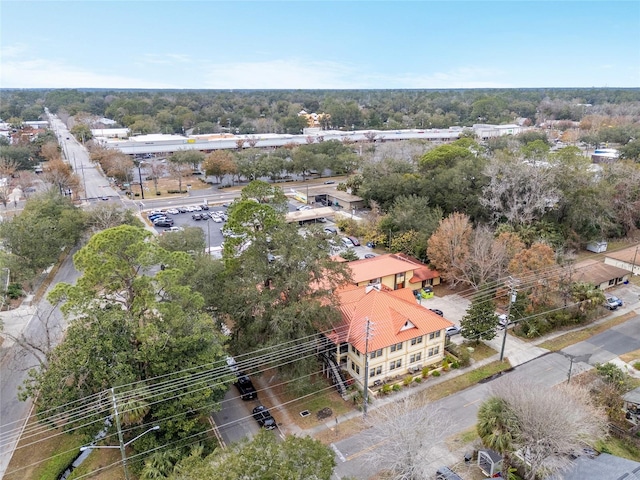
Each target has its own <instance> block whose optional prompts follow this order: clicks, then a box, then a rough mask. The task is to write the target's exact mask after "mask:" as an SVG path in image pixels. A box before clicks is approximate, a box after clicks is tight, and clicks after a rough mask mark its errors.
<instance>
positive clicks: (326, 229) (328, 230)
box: [324, 227, 338, 235]
mask: <svg viewBox="0 0 640 480" xmlns="http://www.w3.org/2000/svg"><path fill="white" fill-rule="evenodd" d="M324 233H330V234H331V235H335V234H336V233H338V229H337V228H336V227H324Z"/></svg>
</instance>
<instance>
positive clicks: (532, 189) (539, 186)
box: [480, 156, 560, 225]
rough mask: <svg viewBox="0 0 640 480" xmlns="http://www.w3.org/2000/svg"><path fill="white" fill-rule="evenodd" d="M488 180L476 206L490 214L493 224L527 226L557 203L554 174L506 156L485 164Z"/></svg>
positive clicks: (549, 170)
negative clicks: (478, 205) (482, 206)
mask: <svg viewBox="0 0 640 480" xmlns="http://www.w3.org/2000/svg"><path fill="white" fill-rule="evenodd" d="M484 174H485V175H486V176H487V177H488V178H490V181H489V185H487V186H486V187H485V188H484V189H483V196H482V197H481V198H480V203H481V204H482V205H484V206H485V207H487V208H488V209H489V210H490V211H491V212H492V214H493V217H494V221H495V222H496V223H498V222H501V221H504V220H506V221H507V222H509V223H510V224H512V225H529V224H530V223H531V222H533V221H535V220H539V219H540V218H542V215H543V214H544V213H545V212H546V211H548V210H550V209H552V208H553V207H554V206H556V204H557V203H558V201H559V199H560V192H559V190H558V189H557V188H556V186H555V184H554V170H553V169H552V168H549V167H548V166H545V165H542V164H537V163H532V162H526V161H523V160H521V159H518V158H514V157H510V156H497V157H495V158H493V159H492V160H491V161H489V163H488V164H487V167H486V169H485V172H484Z"/></svg>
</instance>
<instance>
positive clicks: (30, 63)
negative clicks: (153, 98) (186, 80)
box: [0, 52, 180, 88]
mask: <svg viewBox="0 0 640 480" xmlns="http://www.w3.org/2000/svg"><path fill="white" fill-rule="evenodd" d="M3 53H4V52H3ZM1 62H2V69H1V70H0V85H2V86H3V87H4V88H180V86H176V85H172V84H169V83H165V82H159V81H156V80H141V79H138V78H132V77H126V76H122V75H110V74H101V73H96V72H92V71H89V70H86V69H83V68H81V67H77V66H74V65H68V64H65V63H63V62H60V63H58V62H55V61H52V60H45V59H32V60H9V61H7V60H6V57H3V59H2V60H1Z"/></svg>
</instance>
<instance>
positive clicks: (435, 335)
mask: <svg viewBox="0 0 640 480" xmlns="http://www.w3.org/2000/svg"><path fill="white" fill-rule="evenodd" d="M438 337H440V330H438V331H437V332H431V333H430V334H429V340H433V339H434V338H438Z"/></svg>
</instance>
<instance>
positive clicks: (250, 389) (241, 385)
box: [234, 372, 258, 400]
mask: <svg viewBox="0 0 640 480" xmlns="http://www.w3.org/2000/svg"><path fill="white" fill-rule="evenodd" d="M234 385H235V386H236V388H237V389H238V391H239V392H240V398H242V400H253V399H254V398H257V397H258V392H256V389H255V387H254V386H253V383H251V379H250V378H249V375H246V374H244V373H242V372H238V380H236V383H235V384H234Z"/></svg>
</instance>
